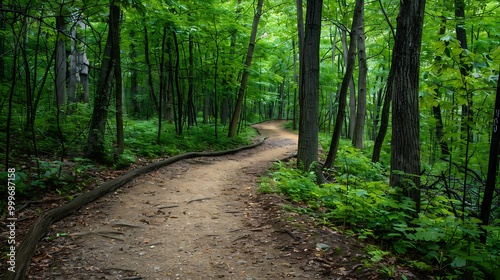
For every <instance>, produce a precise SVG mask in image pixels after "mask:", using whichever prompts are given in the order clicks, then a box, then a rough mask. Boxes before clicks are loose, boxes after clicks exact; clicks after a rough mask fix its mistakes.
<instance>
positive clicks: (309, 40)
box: [297, 0, 323, 170]
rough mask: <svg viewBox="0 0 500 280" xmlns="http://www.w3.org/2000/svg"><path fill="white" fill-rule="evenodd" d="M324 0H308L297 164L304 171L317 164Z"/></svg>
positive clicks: (302, 54)
mask: <svg viewBox="0 0 500 280" xmlns="http://www.w3.org/2000/svg"><path fill="white" fill-rule="evenodd" d="M322 10H323V0H308V1H307V10H306V25H305V37H304V49H303V53H301V54H300V56H301V64H303V68H302V67H301V70H302V69H303V70H304V71H302V72H301V73H300V75H301V76H302V86H301V88H302V89H303V91H302V92H301V91H299V104H300V119H299V143H298V149H297V163H298V164H299V166H300V165H301V166H302V167H303V168H304V170H309V169H310V168H311V165H312V164H313V163H314V162H316V161H318V132H319V124H318V115H319V46H320V37H321V13H322Z"/></svg>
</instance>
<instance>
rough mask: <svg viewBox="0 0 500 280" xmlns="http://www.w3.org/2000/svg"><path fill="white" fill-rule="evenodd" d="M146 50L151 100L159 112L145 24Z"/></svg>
mask: <svg viewBox="0 0 500 280" xmlns="http://www.w3.org/2000/svg"><path fill="white" fill-rule="evenodd" d="M144 51H145V59H146V65H147V67H148V89H149V96H151V100H153V104H154V106H155V109H156V113H157V114H158V111H159V110H160V108H159V106H158V99H157V98H156V95H155V90H154V85H153V69H152V65H151V59H150V58H149V39H148V28H147V26H144Z"/></svg>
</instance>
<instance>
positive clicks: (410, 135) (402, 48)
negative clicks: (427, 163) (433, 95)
mask: <svg viewBox="0 0 500 280" xmlns="http://www.w3.org/2000/svg"><path fill="white" fill-rule="evenodd" d="M424 7H425V0H415V1H402V2H401V4H400V9H399V15H398V21H397V27H396V41H395V43H394V51H393V57H392V66H391V71H390V74H389V80H388V85H387V90H388V91H390V92H392V96H393V105H392V138H391V176H390V184H391V186H394V187H400V188H402V190H403V194H404V195H406V196H407V197H410V198H411V199H412V200H413V201H415V203H416V206H415V208H416V212H417V213H418V212H419V211H420V111H419V101H418V89H419V73H420V46H421V43H422V29H423V20H424Z"/></svg>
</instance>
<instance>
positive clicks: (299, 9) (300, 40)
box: [293, 0, 304, 130]
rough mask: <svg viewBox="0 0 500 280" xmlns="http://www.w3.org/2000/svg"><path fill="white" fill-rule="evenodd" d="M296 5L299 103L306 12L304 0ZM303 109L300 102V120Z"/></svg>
mask: <svg viewBox="0 0 500 280" xmlns="http://www.w3.org/2000/svg"><path fill="white" fill-rule="evenodd" d="M295 3H296V6H297V29H298V31H297V39H298V41H297V45H298V49H299V75H298V81H297V82H298V85H297V88H298V95H299V103H300V96H301V94H302V92H303V91H304V88H303V83H302V78H303V77H302V73H303V72H304V62H303V59H304V13H303V8H302V0H296V2H295ZM296 103H297V99H296V97H295V96H294V104H296ZM294 106H297V105H294ZM294 109H295V110H296V108H295V107H294ZM300 112H301V110H300V104H299V120H300V114H301V113H300ZM296 118H297V115H296V114H295V116H294V120H293V121H294V123H293V124H294V125H293V129H294V130H295V129H297V122H296Z"/></svg>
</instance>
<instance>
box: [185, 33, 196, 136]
mask: <svg viewBox="0 0 500 280" xmlns="http://www.w3.org/2000/svg"><path fill="white" fill-rule="evenodd" d="M188 49H189V67H188V69H189V70H188V97H187V119H188V127H190V126H193V125H195V124H196V108H195V106H194V55H193V35H191V34H189V35H188Z"/></svg>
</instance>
